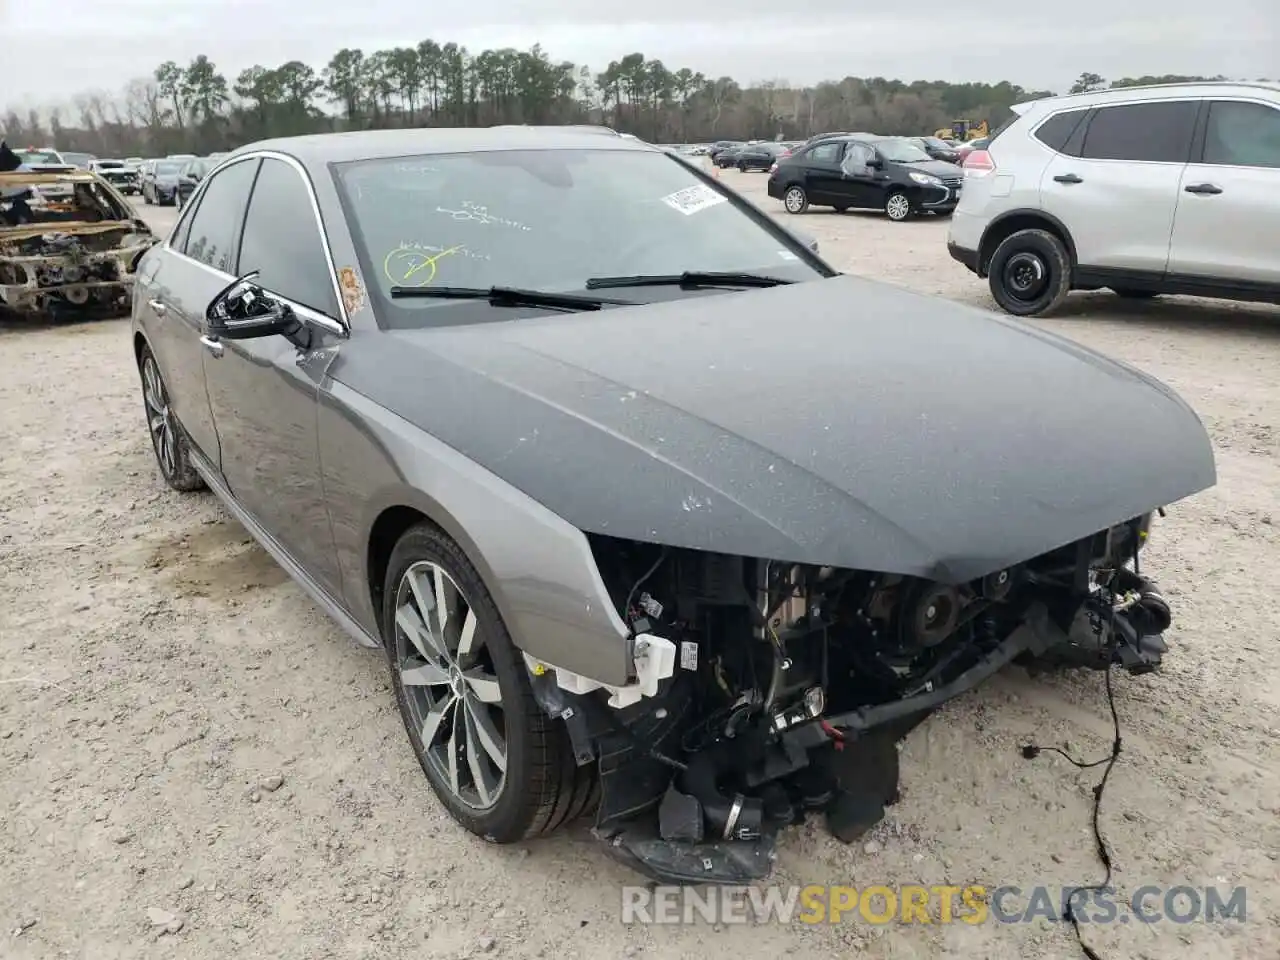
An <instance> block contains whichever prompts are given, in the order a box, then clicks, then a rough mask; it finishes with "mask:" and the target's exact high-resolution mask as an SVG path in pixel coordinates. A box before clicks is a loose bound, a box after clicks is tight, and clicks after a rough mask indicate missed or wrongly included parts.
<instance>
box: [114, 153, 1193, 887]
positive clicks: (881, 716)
mask: <svg viewBox="0 0 1280 960" xmlns="http://www.w3.org/2000/svg"><path fill="white" fill-rule="evenodd" d="M214 197H216V198H217V203H218V204H219V206H218V207H217V209H219V210H223V209H228V208H231V209H235V210H238V211H240V215H239V219H238V220H237V222H236V223H235V224H234V225H228V224H226V223H223V222H222V221H224V220H226V219H228V218H219V224H220V225H219V229H218V230H202V229H200V227H199V222H200V213H201V211H202V210H203V209H205V207H206V206H208V205H209V203H210V202H211V201H212V198H214ZM264 198H265V199H264ZM281 198H286V199H287V200H288V201H289V202H291V203H292V204H293V207H292V213H291V216H289V217H288V218H283V219H282V217H281V215H280V212H279V211H280V209H281V207H280V204H281V203H282V202H284V201H282V200H281ZM190 210H192V211H194V212H193V213H190V212H189V213H187V214H185V215H184V216H185V217H187V218H189V219H190V221H191V223H192V224H193V226H192V227H191V228H190V229H189V230H185V231H184V230H183V227H182V222H180V224H179V227H178V228H177V229H176V230H175V231H174V233H173V235H172V236H171V237H170V239H169V241H167V242H166V243H164V244H161V245H159V246H157V247H155V248H154V249H153V250H152V251H151V252H149V253H148V254H147V256H146V258H145V260H144V265H143V269H142V270H141V279H140V280H139V283H140V284H142V289H144V290H145V294H140V295H139V296H138V297H137V298H136V299H135V303H134V310H133V334H134V348H135V351H136V356H137V360H138V368H139V373H140V382H141V387H142V394H143V399H144V403H145V406H146V411H147V420H146V429H148V430H149V431H150V435H151V439H152V442H153V447H154V450H155V454H156V462H157V466H158V469H159V471H160V474H161V476H162V478H163V479H164V481H165V482H166V483H167V484H168V485H169V486H170V487H171V488H172V489H174V490H175V491H184V492H185V491H191V490H195V489H197V488H199V487H200V486H201V485H205V486H207V487H209V488H210V489H212V490H213V492H214V493H215V494H217V495H218V496H219V497H220V498H221V499H222V500H223V502H224V503H225V504H226V505H227V506H228V508H229V509H230V510H231V512H232V513H233V514H234V515H235V516H236V517H237V518H238V519H239V520H240V521H241V522H242V523H243V524H244V525H245V527H246V528H247V529H248V530H249V532H250V533H251V534H253V535H254V536H255V537H256V538H257V539H258V540H259V542H260V543H261V544H262V545H263V547H264V548H265V549H266V550H267V551H268V552H269V553H271V554H272V556H274V557H275V558H276V559H277V560H278V561H279V562H280V563H281V564H282V565H283V566H284V567H285V569H286V570H287V571H289V573H290V574H291V575H292V576H293V577H294V578H295V580H296V581H297V582H298V583H299V584H300V585H302V586H303V588H304V589H306V590H307V591H308V592H309V593H310V594H311V596H312V597H314V598H315V599H316V600H317V602H318V603H320V604H321V605H322V606H323V608H324V609H325V610H326V611H327V612H328V613H329V614H330V615H331V616H332V617H333V618H334V620H335V622H337V623H338V624H340V625H341V626H342V627H343V629H344V630H345V631H346V632H347V633H348V634H350V635H351V636H352V637H353V638H355V639H356V640H357V641H358V642H360V643H362V644H365V645H367V646H369V647H373V648H376V649H379V650H380V651H382V653H383V655H384V656H385V657H386V659H387V663H388V667H389V670H390V675H391V680H392V686H393V689H394V691H395V696H396V700H397V703H398V706H399V708H400V710H401V714H402V719H403V721H404V725H405V728H406V732H407V737H408V740H409V743H410V746H411V749H412V750H413V751H414V753H415V755H416V757H417V759H418V761H419V763H420V765H421V766H422V769H423V771H424V774H425V775H426V777H427V779H428V781H429V783H430V784H431V787H432V789H433V791H434V792H435V794H436V796H437V798H438V799H439V800H440V802H441V804H442V805H443V806H444V807H445V808H446V809H447V810H448V811H449V813H450V814H451V815H452V816H453V817H454V818H455V819H456V820H457V821H458V822H459V823H460V824H462V825H463V826H464V827H465V828H466V829H468V830H470V831H472V832H473V833H475V834H477V835H479V836H482V837H484V838H485V839H487V840H490V841H493V842H500V843H516V842H522V841H525V840H527V839H529V838H531V837H535V836H539V835H545V834H548V833H550V832H552V831H554V830H555V829H557V828H559V827H560V826H561V825H563V824H565V823H567V822H569V821H570V820H572V819H574V818H575V817H578V816H580V815H583V814H585V813H587V812H591V811H594V812H595V830H596V833H597V835H598V837H599V838H600V839H601V840H602V841H603V842H605V843H606V844H607V846H608V849H609V850H610V851H611V853H613V854H614V855H615V856H617V857H619V858H620V859H622V860H624V861H625V862H627V863H629V864H631V865H633V866H635V867H636V868H638V869H640V870H641V871H644V872H646V873H648V874H649V875H650V876H653V877H655V878H659V879H661V880H666V881H699V882H701V881H708V882H748V881H751V880H754V879H757V878H759V877H762V876H764V875H765V874H766V873H768V871H769V870H770V869H771V867H772V863H773V857H772V849H773V843H774V840H775V838H776V837H777V836H778V834H779V832H780V831H781V830H782V829H784V828H785V827H787V826H788V825H790V824H794V823H797V822H798V821H800V820H801V819H803V818H804V817H805V816H808V815H822V816H825V817H826V818H827V822H828V824H829V825H830V828H831V830H832V832H833V833H834V834H835V835H836V836H838V837H840V838H842V839H845V840H852V839H853V838H855V837H857V836H859V835H860V834H861V833H862V832H865V831H866V830H867V829H869V828H870V827H871V826H872V825H873V824H874V823H875V822H876V821H877V820H878V819H879V818H880V817H881V816H882V815H883V811H884V807H885V804H886V803H889V802H891V801H892V800H893V799H894V796H895V792H896V784H897V754H896V748H895V744H896V740H897V739H898V738H899V737H900V736H901V735H902V734H903V732H904V731H905V730H907V729H909V728H910V726H911V725H912V724H914V723H917V722H919V721H920V720H921V719H922V718H923V717H925V716H927V715H928V714H929V713H930V712H931V711H933V710H934V709H936V708H937V707H939V706H941V705H942V704H943V703H946V702H947V701H948V700H950V699H952V698H954V697H956V696H959V695H961V694H963V693H964V692H966V691H968V690H971V689H973V688H974V687H975V686H977V685H978V684H979V683H981V682H982V681H983V680H985V679H986V678H988V677H990V676H991V675H992V674H994V673H995V672H997V671H998V670H1000V669H1001V668H1002V667H1004V666H1006V665H1008V664H1010V663H1014V662H1022V663H1034V664H1043V665H1048V664H1057V665H1074V666H1080V667H1088V668H1095V669H1101V670H1111V669H1113V668H1116V669H1123V670H1128V671H1129V672H1130V673H1132V674H1135V675H1136V674H1142V673H1144V672H1148V671H1151V670H1153V669H1156V668H1157V667H1158V665H1159V664H1160V662H1161V658H1162V656H1163V655H1164V653H1165V652H1166V642H1165V640H1164V635H1165V632H1166V629H1167V628H1168V627H1169V626H1170V625H1171V622H1172V612H1171V610H1170V608H1169V605H1168V603H1166V601H1165V600H1164V598H1163V597H1162V596H1161V593H1160V590H1159V588H1158V586H1157V585H1156V583H1155V581H1154V580H1153V579H1152V578H1151V576H1150V572H1149V571H1148V569H1147V564H1146V563H1145V562H1144V556H1143V554H1144V550H1143V547H1144V544H1146V543H1147V541H1148V539H1149V537H1150V536H1152V535H1154V533H1155V531H1157V530H1158V527H1154V528H1153V525H1152V517H1153V516H1154V515H1157V514H1158V513H1159V512H1160V511H1161V510H1162V509H1163V508H1164V507H1165V506H1166V505H1169V504H1173V503H1176V502H1177V501H1180V500H1182V499H1184V498H1186V497H1188V496H1191V495H1193V494H1195V493H1198V492H1199V491H1202V490H1204V489H1206V488H1208V487H1211V486H1212V485H1213V484H1214V483H1215V481H1216V473H1215V465H1214V459H1213V452H1212V448H1211V446H1210V443H1209V438H1208V436H1207V434H1206V432H1205V429H1204V427H1203V425H1202V424H1201V423H1200V421H1199V419H1198V418H1197V417H1196V415H1195V413H1194V412H1193V411H1192V410H1191V408H1190V407H1189V406H1188V405H1187V404H1186V403H1185V402H1183V401H1182V400H1181V399H1180V398H1179V397H1178V396H1177V395H1176V394H1175V393H1174V392H1173V391H1171V390H1170V389H1169V388H1168V387H1166V386H1164V385H1163V384H1160V383H1159V382H1157V381H1155V380H1153V379H1152V378H1151V377H1149V376H1147V375H1145V374H1143V373H1141V372H1140V371H1137V370H1135V369H1133V368H1132V367H1129V366H1126V365H1125V364H1122V363H1119V362H1116V361H1112V360H1110V359H1108V358H1106V357H1103V356H1100V355H1098V354H1096V353H1094V352H1092V351H1089V350H1087V349H1085V348H1083V347H1081V346H1079V345H1078V344H1075V343H1073V342H1071V341H1069V340H1066V339H1064V338H1060V337H1055V336H1052V335H1050V334H1047V333H1044V332H1041V331H1039V330H1036V329H1034V328H1031V327H1028V326H1026V325H1025V324H1023V323H1021V322H1018V321H1015V320H1013V319H1011V318H1006V317H999V316H995V315H993V314H991V313H989V312H987V311H982V310H976V309H973V308H970V307H966V306H963V305H960V304H956V303H953V302H949V301H945V300H942V299H938V298H934V297H926V296H921V295H918V294H913V293H910V292H908V291H906V290H902V289H900V288H896V287H893V286H890V285H887V284H882V283H876V282H872V281H869V280H865V279H861V278H857V277H851V276H845V275H841V274H839V273H838V272H837V271H836V270H835V269H834V268H832V267H831V266H830V265H829V264H827V263H826V262H825V261H823V260H822V259H820V258H819V257H818V256H817V255H816V254H815V252H814V251H813V250H812V248H811V247H810V246H809V245H808V244H806V243H805V242H804V241H802V240H800V239H798V238H797V237H796V236H794V235H793V234H791V233H789V232H788V231H786V230H783V229H782V228H780V227H779V226H778V225H777V224H776V223H775V222H774V221H773V220H772V219H771V218H769V217H768V216H767V215H765V214H764V213H762V212H761V211H759V210H758V209H756V208H755V207H753V206H752V205H750V204H748V203H746V202H745V201H742V200H741V198H739V197H738V196H737V195H736V194H734V193H732V191H729V190H727V189H726V188H724V187H723V186H722V185H721V184H720V183H719V182H718V181H716V180H714V179H713V178H710V177H709V176H707V175H706V174H705V173H704V172H703V171H701V170H699V169H697V168H695V167H692V166H691V165H689V164H687V163H684V162H682V161H681V160H679V159H677V158H675V157H672V156H670V155H669V154H667V153H665V152H664V151H662V150H660V149H659V148H656V147H653V146H650V145H647V144H644V143H641V142H638V141H634V140H629V139H626V138H622V137H601V136H599V135H598V134H596V133H592V132H590V131H582V130H574V129H572V128H537V127H515V128H503V127H499V128H485V129H469V130H442V129H422V130H396V131H378V132H376V133H371V134H367V135H366V134H343V135H335V136H315V137H305V138H297V139H291V138H286V139H282V140H276V141H269V142H266V143H264V144H257V145H253V146H249V147H245V148H242V149H241V150H239V151H237V152H235V153H234V154H232V155H231V156H230V157H228V158H226V159H224V160H223V161H222V162H221V163H220V164H219V165H218V166H217V167H216V168H214V169H213V170H212V171H211V172H210V173H209V175H208V176H207V177H205V178H204V179H203V180H202V181H201V183H200V184H199V186H198V187H196V189H195V193H194V194H193V195H192V200H191V205H190ZM282 223H284V224H286V229H287V230H288V231H289V234H288V241H289V242H288V250H289V251H295V250H298V251H305V250H308V249H309V250H311V251H313V252H314V258H313V261H312V263H313V265H315V267H316V268H315V270H314V271H313V272H312V273H310V274H308V276H309V277H313V278H315V279H314V282H312V283H311V284H309V285H308V286H305V287H299V286H297V285H296V284H295V283H294V279H295V277H296V276H297V271H296V270H295V269H293V263H292V261H286V262H285V264H284V266H282V264H281V262H280V260H279V257H278V255H277V253H276V252H277V251H279V250H280V249H281V248H282V247H284V246H285V245H284V244H282V243H281V240H280V236H281V235H280V233H279V232H278V231H279V229H280V225H281V224H282ZM286 267H287V268H288V269H286ZM437 276H438V277H439V281H438V282H437ZM321 280H322V281H323V282H321ZM330 287H331V289H330ZM174 314H180V315H182V316H184V317H187V318H195V322H190V323H173V322H172V321H171V320H170V319H168V318H169V317H171V316H172V315H174ZM201 318H202V319H201ZM210 358H214V359H215V360H216V362H210ZM140 427H141V425H140ZM926 788H927V787H926Z"/></svg>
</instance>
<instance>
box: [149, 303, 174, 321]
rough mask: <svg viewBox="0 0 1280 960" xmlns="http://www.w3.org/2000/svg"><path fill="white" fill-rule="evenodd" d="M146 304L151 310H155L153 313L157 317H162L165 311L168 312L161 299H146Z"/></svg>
mask: <svg viewBox="0 0 1280 960" xmlns="http://www.w3.org/2000/svg"><path fill="white" fill-rule="evenodd" d="M147 306H148V307H150V308H151V309H152V310H153V311H155V314H156V316H158V317H163V316H164V315H165V314H166V313H168V312H169V308H168V307H167V306H165V304H164V301H163V300H148V301H147Z"/></svg>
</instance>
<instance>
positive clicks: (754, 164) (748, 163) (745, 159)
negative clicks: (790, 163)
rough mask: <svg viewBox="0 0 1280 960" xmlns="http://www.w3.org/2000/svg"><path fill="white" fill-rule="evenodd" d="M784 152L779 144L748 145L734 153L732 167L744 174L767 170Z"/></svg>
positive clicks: (784, 148) (784, 149)
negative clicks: (749, 171) (750, 171)
mask: <svg viewBox="0 0 1280 960" xmlns="http://www.w3.org/2000/svg"><path fill="white" fill-rule="evenodd" d="M785 152H786V147H784V146H783V145H782V144H780V143H749V144H747V145H746V146H743V147H740V148H738V150H737V151H735V152H734V155H733V159H734V163H733V165H734V166H735V167H737V168H738V169H739V170H741V171H742V172H743V173H746V172H747V171H748V170H768V169H769V168H770V167H772V166H773V165H774V164H775V163H777V161H778V157H780V156H782V154H784V153H785Z"/></svg>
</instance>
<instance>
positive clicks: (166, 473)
mask: <svg viewBox="0 0 1280 960" xmlns="http://www.w3.org/2000/svg"><path fill="white" fill-rule="evenodd" d="M138 377H139V379H141V381H142V409H143V412H144V413H145V414H146V418H147V433H148V434H149V435H150V437H151V449H152V451H153V452H154V453H155V455H156V466H157V467H159V468H160V476H162V477H164V482H165V483H167V484H168V485H169V486H171V487H172V488H173V489H174V490H177V491H178V492H179V493H190V492H191V491H193V490H199V489H201V488H202V487H204V480H203V478H201V476H200V474H199V473H197V472H196V468H195V467H194V466H192V464H191V442H190V441H189V440H188V439H187V435H186V433H185V432H184V431H183V429H182V424H181V423H179V422H178V418H177V417H175V416H174V415H173V413H172V412H171V411H170V410H169V390H168V388H167V387H166V386H165V384H164V377H162V376H161V375H160V365H159V364H158V363H156V358H155V356H154V355H153V354H152V353H151V348H150V347H147V346H144V347H143V348H142V351H141V353H139V355H138ZM157 417H159V418H162V419H163V421H164V423H163V428H164V431H166V432H164V433H162V432H161V430H159V429H157V426H156V422H155V421H156V418H157ZM162 436H163V437H164V439H162Z"/></svg>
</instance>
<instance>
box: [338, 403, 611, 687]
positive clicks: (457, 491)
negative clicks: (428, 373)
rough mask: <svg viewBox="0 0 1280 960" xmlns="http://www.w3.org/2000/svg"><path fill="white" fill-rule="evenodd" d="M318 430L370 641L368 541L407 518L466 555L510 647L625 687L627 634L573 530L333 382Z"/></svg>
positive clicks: (353, 594) (345, 566) (353, 597)
mask: <svg viewBox="0 0 1280 960" xmlns="http://www.w3.org/2000/svg"><path fill="white" fill-rule="evenodd" d="M319 426H320V455H321V463H322V469H323V473H324V482H325V492H326V496H327V499H328V501H329V504H330V519H331V523H332V525H333V536H334V544H335V548H336V553H337V558H338V563H339V566H340V568H341V570H342V578H343V586H344V595H345V598H346V600H347V604H348V606H349V608H350V609H351V610H352V612H353V614H354V615H355V616H356V618H357V619H358V620H359V621H361V622H362V623H363V624H365V625H366V627H368V628H369V629H370V632H371V633H373V634H374V635H375V636H376V635H378V611H377V610H375V609H374V604H373V597H372V593H371V591H370V589H369V565H368V559H369V542H370V535H371V532H372V531H373V527H374V523H375V522H376V521H377V519H378V517H379V516H380V515H382V514H383V513H384V512H385V511H386V510H388V509H390V508H392V507H410V508H412V509H414V510H416V511H418V512H420V513H422V514H423V515H424V516H426V517H427V518H428V519H430V520H431V521H432V522H434V523H436V524H437V525H438V526H440V527H441V528H442V529H443V530H444V531H445V532H446V533H448V534H449V536H450V537H452V538H453V539H454V540H455V541H457V543H458V544H459V546H461V547H462V549H463V550H464V551H465V552H466V554H467V556H468V558H469V559H470V560H471V561H472V563H473V564H474V565H475V567H476V570H477V571H478V572H479V573H480V576H481V577H482V578H483V580H484V582H485V585H486V586H487V587H488V589H489V592H490V594H491V595H492V596H493V599H494V603H495V604H496V605H497V607H498V610H499V612H500V613H501V614H502V617H503V620H504V621H505V622H506V625H507V629H508V630H509V631H510V633H511V636H512V639H513V640H514V642H515V644H516V646H517V647H519V648H520V649H521V650H523V651H524V652H526V653H528V654H530V655H531V656H533V657H536V658H538V659H539V660H543V661H545V662H547V663H550V664H553V665H555V666H558V667H563V668H565V669H567V670H571V671H573V672H574V673H578V674H581V675H582V676H585V677H589V678H591V679H593V680H597V681H599V682H601V683H607V684H613V685H622V684H625V683H627V682H628V681H629V680H630V679H631V673H632V659H631V655H630V651H631V642H630V632H629V631H628V629H627V627H626V625H625V624H624V623H623V622H622V619H621V617H619V615H618V613H617V611H616V610H615V609H614V607H613V603H612V601H611V600H610V598H609V595H608V592H607V590H606V589H605V586H604V583H603V581H602V580H601V578H600V573H599V570H598V569H597V568H596V564H595V559H594V557H593V555H592V553H591V547H590V544H589V543H588V541H587V538H586V536H585V535H584V534H583V533H582V531H581V530H579V529H578V528H576V527H574V526H573V525H571V524H570V523H568V522H567V521H565V520H564V519H563V518H561V517H560V516H558V515H556V514H555V513H552V512H551V511H550V510H548V509H547V508H545V507H543V506H542V505H541V504H539V503H537V502H536V501H534V500H532V499H530V498H529V497H528V496H527V495H525V494H524V493H521V492H520V491H519V490H517V489H516V488H515V487H513V486H511V485H510V484H508V483H506V482H505V481H503V480H501V479H499V478H498V477H497V476H495V475H494V474H492V473H490V472H489V471H487V470H485V469H483V468H482V467H480V466H478V465H477V464H476V463H474V462H473V461H471V460H470V459H468V458H466V457H464V456H463V455H462V454H460V453H458V452H457V451H456V450H454V449H453V448H451V447H448V446H446V445H445V444H443V443H441V442H440V441H439V440H437V439H436V438H434V437H433V436H431V435H430V434H428V433H426V432H424V431H423V430H421V429H419V428H418V427H415V426H414V425H413V424H411V423H409V422H408V421H407V420H404V419H403V418H401V417H399V416H397V415H395V414H393V413H391V412H390V411H388V410H387V409H385V408H384V407H381V406H379V405H378V404H376V403H374V402H373V401H372V400H370V399H369V398H368V397H365V396H363V395H361V394H359V393H357V392H355V391H353V390H351V389H350V388H348V387H346V386H344V385H343V384H341V383H336V382H332V383H330V384H329V389H328V390H327V391H326V393H325V395H324V399H323V402H322V406H321V413H320V425H319Z"/></svg>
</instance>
